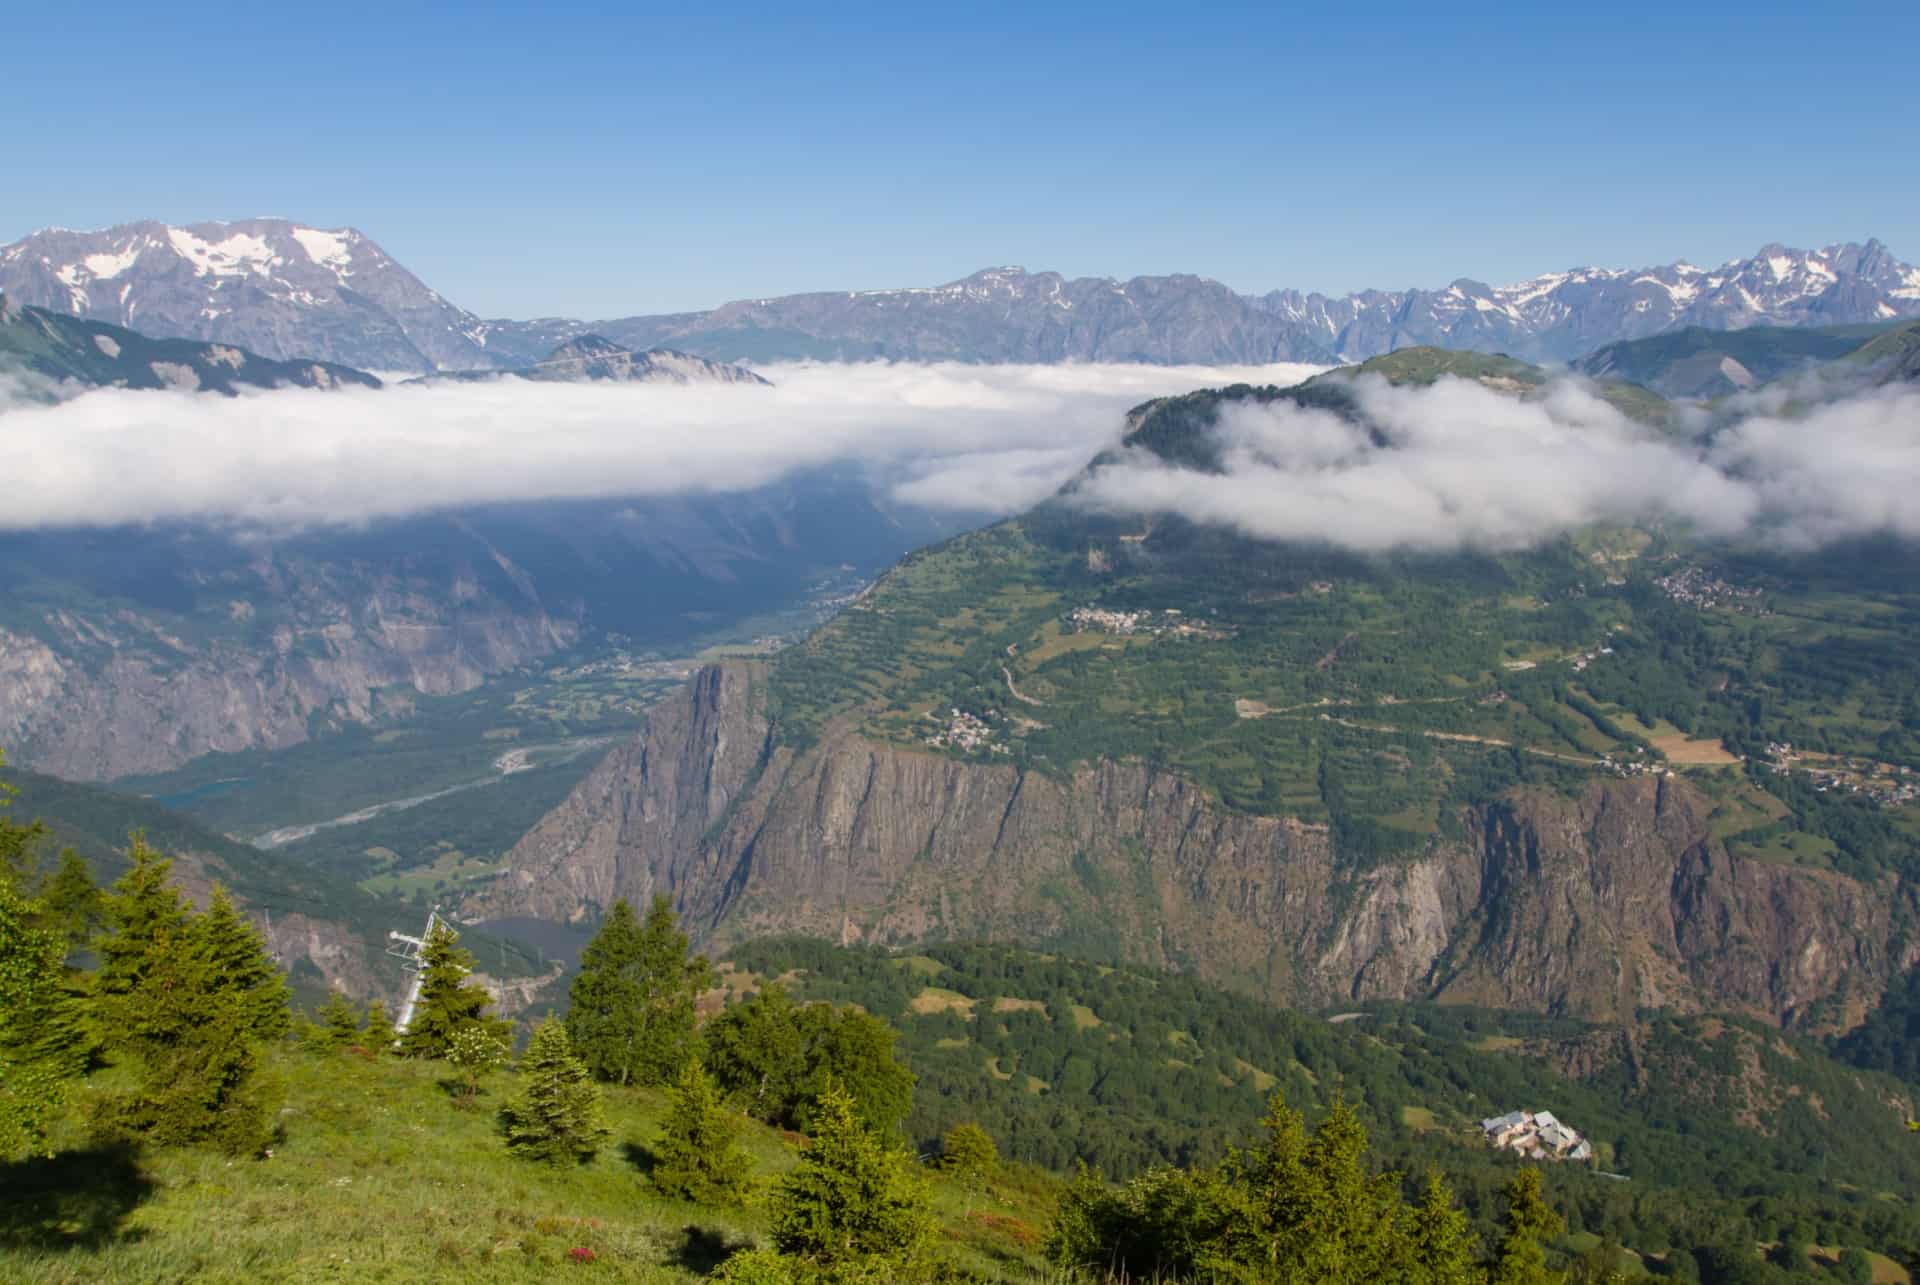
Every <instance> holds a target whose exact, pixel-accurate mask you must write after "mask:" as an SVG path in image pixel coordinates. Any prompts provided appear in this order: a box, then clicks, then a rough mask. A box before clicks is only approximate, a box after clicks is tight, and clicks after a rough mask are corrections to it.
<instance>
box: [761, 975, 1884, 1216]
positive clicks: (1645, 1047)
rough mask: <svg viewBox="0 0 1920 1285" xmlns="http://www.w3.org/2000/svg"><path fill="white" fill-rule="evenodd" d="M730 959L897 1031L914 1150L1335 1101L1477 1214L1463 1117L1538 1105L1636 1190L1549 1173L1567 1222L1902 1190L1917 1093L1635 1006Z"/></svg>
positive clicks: (1784, 1047)
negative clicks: (954, 1137) (1372, 996)
mask: <svg viewBox="0 0 1920 1285" xmlns="http://www.w3.org/2000/svg"><path fill="white" fill-rule="evenodd" d="M727 965H728V967H729V968H730V969H732V970H734V975H735V979H736V980H737V981H739V982H741V983H742V984H748V979H766V978H772V977H784V978H786V979H787V980H786V982H785V985H786V986H788V987H790V988H792V989H793V990H795V991H796V992H798V993H799V994H800V995H801V996H802V997H804V998H809V999H821V1000H831V1001H833V1002H836V1003H854V1004H858V1005H860V1006H861V1007H863V1008H865V1009H867V1010H868V1011H869V1012H872V1013H875V1014H877V1015H879V1016H881V1017H884V1018H885V1019H886V1020H887V1021H888V1022H890V1023H891V1024H892V1025H893V1026H894V1027H895V1028H896V1029H897V1030H899V1032H900V1044H901V1049H902V1056H903V1057H904V1059H905V1060H906V1062H907V1065H908V1066H909V1067H911V1068H912V1070H913V1072H914V1073H915V1074H916V1075H917V1076H918V1077H919V1083H918V1085H917V1086H916V1090H915V1093H914V1098H913V1110H912V1112H911V1114H910V1115H909V1116H908V1118H907V1126H906V1127H907V1131H908V1134H909V1136H910V1137H912V1138H913V1139H914V1140H915V1143H916V1145H917V1146H918V1147H919V1148H920V1150H922V1151H926V1152H931V1151H936V1150H938V1148H939V1139H940V1138H941V1136H942V1134H943V1133H945V1132H946V1131H947V1130H949V1129H951V1128H952V1127H953V1126H954V1125H956V1124H959V1123H964V1122H968V1121H973V1120H983V1121H992V1122H993V1130H994V1136H995V1140H996V1141H997V1142H998V1144H999V1145H1000V1147H1001V1149H1002V1150H1003V1151H1005V1152H1006V1153H1007V1154H1008V1155H1010V1156H1012V1157H1015V1158H1017V1159H1020V1160H1025V1161H1029V1162H1032V1163H1038V1164H1041V1165H1044V1166H1047V1167H1050V1168H1054V1169H1063V1168H1066V1167H1069V1166H1071V1165H1072V1164H1074V1163H1075V1162H1076V1161H1085V1162H1086V1163H1088V1164H1091V1165H1095V1166H1097V1167H1099V1168H1100V1169H1101V1170H1103V1171H1104V1172H1105V1173H1106V1174H1108V1175H1109V1176H1111V1177H1130V1176H1132V1175H1135V1174H1138V1173H1140V1172H1143V1171H1144V1170H1145V1169H1147V1168H1148V1167H1150V1166H1152V1165H1156V1164H1168V1163H1193V1162H1198V1163H1203V1164H1210V1163H1215V1162H1217V1161H1219V1160H1220V1159H1221V1158H1222V1157H1223V1156H1224V1155H1225V1154H1226V1152H1227V1149H1228V1148H1229V1147H1230V1146H1232V1145H1235V1144H1237V1143H1238V1142H1240V1141H1241V1140H1243V1139H1244V1137H1245V1136H1246V1132H1247V1130H1248V1129H1249V1128H1250V1127H1251V1125H1252V1124H1253V1122H1254V1121H1256V1120H1257V1119H1258V1118H1259V1115H1260V1113H1261V1110H1262V1109H1263V1106H1264V1104H1265V1101H1266V1099H1267V1097H1268V1096H1269V1095H1270V1094H1272V1093H1275V1092H1277V1093H1279V1094H1280V1095H1281V1096H1282V1097H1284V1098H1285V1099H1286V1100H1287V1101H1288V1102H1289V1103H1292V1104H1294V1105H1296V1106H1301V1107H1304V1108H1310V1109H1317V1108H1319V1107H1324V1106H1326V1105H1329V1104H1330V1103H1331V1102H1332V1100H1333V1098H1334V1097H1335V1095H1344V1097H1345V1099H1346V1100H1347V1101H1348V1102H1349V1103H1350V1104H1351V1105H1352V1106H1353V1107H1354V1108H1355V1110H1357V1111H1358V1112H1360V1114H1361V1116H1362V1118H1363V1119H1364V1120H1365V1122H1366V1124H1367V1126H1368V1128H1369V1129H1370V1130H1372V1132H1373V1134H1374V1138H1375V1146H1376V1149H1377V1150H1380V1151H1381V1152H1382V1153H1383V1154H1384V1155H1385V1156H1386V1157H1387V1158H1389V1159H1390V1160H1391V1161H1392V1162H1393V1163H1394V1164H1396V1165H1400V1166H1402V1167H1404V1168H1406V1169H1407V1170H1408V1171H1409V1172H1415V1173H1417V1172H1420V1171H1421V1170H1423V1169H1424V1168H1426V1167H1428V1166H1431V1165H1439V1166H1440V1167H1441V1168H1443V1169H1444V1170H1445V1171H1446V1172H1448V1173H1449V1174H1450V1175H1454V1176H1455V1178H1456V1181H1457V1183H1458V1184H1459V1185H1460V1186H1461V1187H1462V1189H1463V1191H1464V1192H1465V1194H1466V1195H1467V1197H1468V1199H1469V1202H1470V1205H1471V1206H1472V1207H1474V1208H1475V1209H1476V1210H1478V1209H1481V1208H1483V1204H1482V1200H1481V1198H1482V1197H1483V1196H1486V1195H1487V1194H1488V1193H1490V1192H1491V1191H1492V1189H1493V1188H1494V1187H1496V1186H1497V1185H1498V1182H1499V1181H1500V1178H1499V1173H1500V1170H1501V1169H1502V1167H1503V1166H1502V1162H1501V1161H1500V1160H1498V1159H1497V1158H1496V1157H1493V1156H1491V1155H1490V1154H1489V1153H1487V1152H1485V1151H1484V1150H1483V1149H1481V1147H1480V1145H1479V1143H1478V1140H1477V1137H1478V1135H1477V1128H1476V1123H1477V1121H1479V1120H1481V1119H1483V1118H1486V1117H1488V1116H1493V1115H1499V1114H1502V1113H1504V1112H1506V1111H1509V1110H1514V1109H1519V1108H1521V1107H1527V1108H1529V1109H1537V1108H1540V1107H1547V1108H1549V1109H1551V1110H1552V1111H1553V1112H1554V1113H1555V1114H1556V1115H1558V1116H1560V1117H1561V1118H1562V1119H1565V1120H1567V1121H1569V1122H1570V1123H1572V1124H1573V1125H1574V1126H1575V1127H1576V1128H1578V1129H1579V1130H1580V1131H1581V1132H1582V1134H1584V1135H1585V1136H1586V1137H1587V1138H1589V1139H1590V1140H1591V1141H1593V1142H1594V1144H1595V1146H1596V1148H1597V1150H1598V1152H1599V1157H1600V1159H1599V1162H1598V1164H1597V1166H1596V1167H1598V1168H1605V1169H1607V1170H1609V1171H1610V1172H1618V1173H1624V1174H1626V1175H1627V1176H1628V1177H1629V1178H1630V1179H1631V1184H1630V1185H1629V1186H1628V1187H1620V1186H1618V1185H1616V1184H1615V1183H1613V1182H1611V1181H1609V1180H1607V1179H1602V1178H1597V1177H1594V1176H1593V1175H1592V1174H1590V1173H1586V1172H1585V1171H1575V1170H1573V1169H1572V1168H1569V1169H1568V1170H1567V1171H1566V1172H1565V1173H1564V1176H1562V1171H1561V1170H1556V1171H1555V1172H1556V1177H1557V1179H1558V1180H1557V1181H1556V1183H1555V1200H1556V1201H1557V1202H1558V1203H1559V1204H1560V1206H1561V1208H1562V1209H1563V1211H1564V1212H1565V1213H1566V1214H1567V1215H1568V1216H1569V1217H1571V1218H1572V1219H1573V1220H1574V1222H1575V1224H1576V1226H1588V1227H1592V1228H1594V1229H1595V1230H1599V1229H1601V1227H1602V1226H1603V1225H1604V1226H1606V1227H1610V1228H1611V1229H1612V1231H1613V1234H1615V1235H1616V1236H1623V1235H1627V1234H1628V1232H1629V1228H1630V1227H1632V1226H1640V1227H1641V1228H1642V1230H1645V1228H1646V1227H1647V1226H1651V1225H1654V1224H1660V1225H1665V1224H1664V1222H1663V1221H1662V1220H1663V1219H1664V1217H1665V1215H1663V1214H1662V1213H1661V1207H1662V1203H1663V1200H1666V1199H1667V1198H1666V1197H1662V1196H1660V1195H1659V1193H1662V1192H1666V1193H1672V1192H1684V1193H1686V1200H1687V1202H1688V1204H1689V1205H1690V1206H1692V1207H1694V1208H1696V1209H1708V1208H1711V1209H1716V1210H1718V1211H1719V1212H1720V1213H1721V1214H1724V1215H1725V1216H1727V1217H1749V1216H1751V1213H1750V1207H1753V1208H1764V1209H1765V1210H1767V1211H1769V1212H1768V1213H1767V1214H1766V1215H1765V1216H1777V1214H1778V1211H1779V1210H1781V1209H1794V1210H1799V1211H1809V1212H1805V1213H1804V1216H1806V1217H1810V1218H1814V1219H1815V1220H1816V1221H1818V1220H1821V1219H1833V1220H1837V1221H1838V1222H1839V1223H1841V1224H1845V1225H1854V1224H1855V1222H1856V1221H1857V1220H1865V1221H1866V1222H1868V1223H1872V1224H1874V1225H1878V1220H1879V1219H1880V1218H1881V1217H1883V1216H1884V1215H1887V1214H1889V1213H1891V1212H1892V1211H1891V1209H1890V1207H1888V1206H1885V1205H1883V1204H1882V1203H1881V1202H1882V1194H1883V1193H1887V1194H1898V1193H1907V1192H1911V1191H1913V1190H1916V1186H1915V1184H1916V1183H1920V1148H1916V1147H1914V1146H1911V1145H1909V1143H1908V1141H1907V1135H1906V1133H1905V1119H1906V1113H1907V1112H1908V1111H1909V1110H1910V1109H1911V1106H1912V1104H1913V1103H1914V1102H1915V1101H1916V1100H1917V1098H1916V1090H1914V1089H1913V1088H1911V1087H1908V1086H1904V1085H1898V1084H1895V1083H1894V1082H1892V1081H1890V1080H1888V1079H1886V1078H1884V1077H1881V1076H1874V1075H1863V1074H1861V1073H1859V1072H1858V1071H1856V1070H1854V1069H1852V1068H1849V1067H1845V1066H1841V1065H1839V1064H1837V1063H1835V1062H1833V1061H1830V1060H1828V1059H1827V1058H1825V1057H1824V1056H1822V1051H1821V1049H1820V1047H1819V1046H1818V1045H1817V1044H1816V1043H1814V1042H1811V1041H1807V1040H1799V1039H1794V1038H1791V1037H1786V1036H1783V1035H1781V1034H1780V1033H1779V1032H1777V1031H1773V1030H1771V1029H1768V1028H1765V1027H1763V1026H1760V1025H1758V1024H1753V1023H1742V1022H1734V1021H1730V1020H1727V1019H1722V1018H1672V1017H1666V1016H1661V1015H1654V1014H1650V1015H1647V1016H1646V1018H1645V1019H1644V1020H1642V1021H1641V1022H1639V1023H1636V1024H1635V1026H1634V1027H1632V1028H1631V1029H1630V1030H1628V1031H1625V1032H1622V1031H1618V1030H1615V1029H1612V1028H1606V1027H1588V1026H1585V1025H1583V1024H1582V1023H1579V1022H1575V1021H1570V1020H1566V1019H1557V1018H1545V1017H1537V1016H1531V1015H1526V1014H1510V1013H1505V1014H1503V1013H1495V1012H1488V1011H1480V1010H1469V1009H1462V1008H1457V1007H1452V1006H1445V1007H1442V1006H1435V1005H1412V1004H1396V1005H1362V1006H1356V1007H1355V1009H1353V1010H1352V1011H1351V1014H1350V1015H1349V1016H1347V1017H1346V1018H1345V1019H1344V1020H1340V1021H1336V1022H1328V1021H1326V1020H1324V1019H1322V1018H1319V1017H1312V1016H1308V1015H1306V1014H1303V1013H1299V1012H1295V1011H1291V1010H1285V1009H1276V1008H1272V1007H1269V1006H1267V1005H1264V1004H1261V1003H1258V1002H1256V1001H1252V1000H1249V999H1247V998H1246V997H1244V996H1240V995H1235V994H1232V993H1229V992H1226V991H1222V990H1219V989H1216V988H1214V987H1210V986H1207V985H1205V984H1204V983H1200V982H1197V981H1194V980H1192V979H1190V978H1184V977H1174V976H1161V975H1157V974H1152V973H1147V972H1142V971H1139V970H1134V969H1127V968H1113V967H1108V966H1104V965H1097V964H1091V963H1085V962H1081V961H1077V960H1072V959H1067V958H1063V957H1057V956H1049V955H1041V954H1036V953H1033V952H1030V951H1023V950H1017V949H1012V948H1007V947H997V946H934V947H928V948H925V949H924V950H923V951H922V952H921V953H919V954H916V955H897V954H889V953H886V952H881V951H871V950H853V949H845V948H840V947H835V946H831V945H828V944H826V943H822V942H818V941H811V940H803V939H778V940H767V941H760V942H756V943H753V944H751V945H748V946H745V947H742V948H739V949H737V950H735V951H733V952H732V953H731V954H730V955H729V956H728V959H727ZM1567 1068H1573V1069H1574V1070H1577V1072H1578V1074H1575V1075H1569V1074H1566V1073H1564V1072H1565V1070H1566V1069H1567ZM1836 1120H1850V1121H1855V1122H1857V1124H1856V1127H1851V1128H1845V1129H1841V1128H1836V1127H1835V1124H1834V1122H1835V1121H1836ZM1849 1187H1857V1190H1854V1191H1851V1192H1849V1191H1848V1190H1846V1189H1847V1188H1849ZM1730 1197H1737V1198H1735V1199H1729V1198H1730ZM1902 1199H1904V1195H1902ZM1669 1203H1670V1201H1669ZM1811 1211H1817V1212H1811ZM1909 1216H1910V1215H1909V1214H1908V1213H1901V1214H1899V1215H1898V1218H1900V1219H1905V1218H1907V1217H1909ZM1643 1224H1644V1225H1643Z"/></svg>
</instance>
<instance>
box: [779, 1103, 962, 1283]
mask: <svg viewBox="0 0 1920 1285" xmlns="http://www.w3.org/2000/svg"><path fill="white" fill-rule="evenodd" d="M814 1119H815V1121H816V1123H815V1131H814V1134H813V1136H812V1137H811V1138H809V1139H808V1142H807V1149H806V1153H805V1154H804V1155H803V1156H802V1157H801V1159H800V1164H799V1166H798V1167H797V1168H795V1169H794V1170H793V1171H792V1172H791V1173H789V1174H788V1175H787V1176H786V1178H785V1179H783V1180H782V1181H781V1183H780V1186H779V1187H778V1188H777V1189H776V1190H775V1192H774V1196H773V1205H772V1214H773V1243H774V1246H775V1247H776V1248H777V1249H779V1250H780V1252H781V1253H783V1254H790V1255H792V1256H793V1257H795V1258H800V1259H803V1260H806V1261H807V1262H809V1263H812V1264H814V1265H815V1266H817V1267H820V1268H824V1269H827V1270H829V1271H836V1270H842V1269H845V1268H849V1267H853V1266H855V1265H858V1264H860V1263H861V1262H862V1261H863V1260H871V1259H876V1258H880V1259H887V1260H898V1259H901V1258H905V1257H908V1256H910V1255H911V1254H912V1253H913V1252H914V1251H915V1250H916V1249H917V1248H919V1246H920V1244H921V1243H922V1241H923V1240H924V1239H925V1237H926V1234H927V1229H928V1226H929V1222H930V1214H929V1212H928V1205H927V1193H926V1189H925V1188H924V1187H923V1186H921V1185H920V1184H919V1183H918V1182H916V1181H915V1180H914V1179H913V1178H912V1177H910V1176H909V1174H908V1173H907V1168H906V1166H907V1164H908V1158H907V1157H906V1156H905V1155H904V1154H903V1153H901V1152H900V1151H897V1150H894V1149H891V1148H889V1147H887V1146H885V1145H884V1144H882V1143H881V1141H880V1140H879V1139H878V1138H877V1137H875V1136H874V1135H873V1134H872V1133H870V1132H869V1131H868V1130H867V1129H865V1128H864V1127H862V1126H861V1124H860V1121H859V1117H858V1116H857V1114H856V1113H855V1108H854V1101H853V1098H852V1097H851V1096H850V1095H849V1094H848V1093H847V1091H846V1090H845V1089H842V1088H841V1087H840V1086H839V1085H837V1084H829V1085H828V1086H827V1088H826V1091H825V1092H823V1093H822V1094H821V1095H820V1101H819V1104H818V1108H817V1110H816V1111H815V1112H814Z"/></svg>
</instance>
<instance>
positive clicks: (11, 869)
mask: <svg viewBox="0 0 1920 1285" xmlns="http://www.w3.org/2000/svg"><path fill="white" fill-rule="evenodd" d="M6 765H7V756H6V754H5V752H4V751H0V767H5V766H6ZM16 793H18V791H16V790H15V789H14V788H13V787H12V786H11V785H7V784H5V783H4V782H0V879H6V880H9V881H10V882H11V883H12V885H13V888H14V891H15V892H16V893H18V894H19V895H20V896H21V897H23V898H24V897H25V896H26V895H27V876H28V874H29V873H30V870H29V867H30V866H31V865H32V863H33V850H34V845H36V844H37V843H39V842H40V839H41V838H42V837H43V836H44V835H45V834H46V827H44V826H42V825H41V824H40V823H39V822H38V821H36V822H34V823H33V824H31V825H18V824H16V823H14V822H13V821H10V820H8V819H7V817H6V815H5V813H4V809H6V808H9V807H11V806H13V796H14V795H15V794H16Z"/></svg>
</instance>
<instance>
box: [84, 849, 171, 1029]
mask: <svg viewBox="0 0 1920 1285" xmlns="http://www.w3.org/2000/svg"><path fill="white" fill-rule="evenodd" d="M127 857H128V859H129V860H131V861H132V863H133V864H132V866H131V867H130V868H129V869H128V870H127V872H126V873H125V874H123V875H121V876H120V878H118V879H117V880H115V881H114V884H113V890H112V891H111V892H110V893H108V894H107V896H106V898H105V900H104V905H103V907H102V909H103V911H104V913H105V918H106V921H107V928H108V935H107V936H106V937H104V938H102V939H101V940H100V941H99V942H98V943H97V948H98V951H99V954H100V967H99V970H98V971H97V972H96V973H95V975H94V989H95V991H96V992H97V993H98V994H99V995H100V996H101V997H102V998H103V999H105V998H111V997H114V996H125V995H127V994H128V993H130V992H131V991H132V990H134V988H135V987H137V986H138V985H139V984H140V981H141V979H142V977H144V976H145V974H146V972H147V970H148V969H149V968H150V967H151V965H152V963H153V961H155V960H156V959H158V958H160V957H161V955H162V954H163V953H164V949H165V947H166V946H167V944H168V943H170V942H171V941H172V940H173V939H174V938H175V937H177V936H178V935H179V934H180V933H182V932H184V931H185V929H186V925H187V903H186V899H185V898H184V897H182V896H181V895H180V890H179V889H178V888H175V887H174V886H173V882H172V874H173V862H171V861H169V860H167V858H165V857H163V856H161V855H160V854H159V853H158V852H156V851H154V850H153V849H152V848H150V847H148V846H147V842H146V839H145V837H144V836H142V835H141V834H139V833H137V832H136V833H135V834H133V835H132V836H131V841H130V842H129V844H128V846H127Z"/></svg>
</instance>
